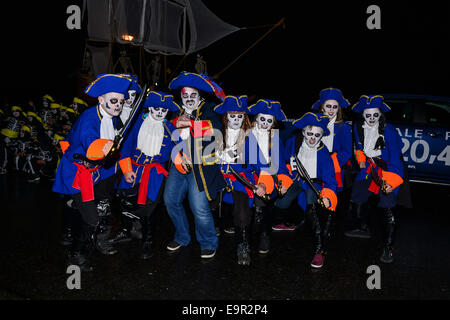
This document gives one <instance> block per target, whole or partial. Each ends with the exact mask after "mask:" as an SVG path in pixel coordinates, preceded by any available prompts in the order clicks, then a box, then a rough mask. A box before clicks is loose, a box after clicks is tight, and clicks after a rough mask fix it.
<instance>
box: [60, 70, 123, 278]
mask: <svg viewBox="0 0 450 320" xmlns="http://www.w3.org/2000/svg"><path fill="white" fill-rule="evenodd" d="M130 84H131V80H130V79H129V78H127V77H124V76H120V75H116V74H101V75H98V77H97V79H96V80H94V81H93V82H92V83H91V84H90V85H89V86H88V87H87V88H86V90H85V93H86V94H88V95H89V96H91V97H96V98H98V104H97V105H96V106H93V107H91V108H89V109H87V110H85V111H84V112H83V114H82V115H81V116H80V117H79V118H78V120H77V121H76V123H75V124H74V126H73V128H72V130H71V131H70V133H69V135H68V136H67V138H66V140H65V141H61V147H62V149H63V152H64V154H63V156H62V158H61V160H60V162H59V165H58V169H57V172H56V178H55V182H54V184H53V188H52V190H53V191H54V192H57V193H60V194H64V195H69V196H70V197H71V198H72V200H73V207H75V208H77V210H78V213H79V214H78V216H77V219H74V220H75V221H74V225H73V226H72V228H71V229H72V231H73V232H74V234H73V238H74V239H73V242H72V246H71V248H70V254H69V257H68V264H76V265H79V266H80V268H81V269H82V270H84V271H92V270H93V267H92V266H91V265H90V264H89V262H88V261H87V259H86V257H85V256H84V254H83V247H84V246H85V245H86V244H88V243H89V242H91V244H92V245H93V246H94V248H95V249H97V250H98V251H100V252H101V253H102V254H106V255H112V254H115V253H117V250H115V249H114V248H113V247H112V246H111V245H109V244H108V243H106V242H105V241H101V240H100V239H98V238H97V234H98V231H99V230H98V228H99V212H98V210H97V205H98V202H99V199H105V198H107V199H110V197H111V189H113V190H114V186H115V178H116V175H115V173H116V171H117V170H118V169H119V165H118V164H117V163H116V161H115V159H112V161H110V162H108V161H105V162H104V163H103V165H102V166H98V165H92V164H90V163H89V162H87V161H85V160H83V159H78V158H76V157H75V155H79V156H81V157H82V158H85V159H86V158H87V159H90V160H96V159H102V158H104V156H105V155H106V154H108V152H109V150H110V149H111V147H112V145H113V140H114V138H115V124H116V121H117V117H118V116H119V114H120V112H121V111H122V106H123V104H124V102H125V99H126V98H127V95H128V88H129V86H130Z"/></svg>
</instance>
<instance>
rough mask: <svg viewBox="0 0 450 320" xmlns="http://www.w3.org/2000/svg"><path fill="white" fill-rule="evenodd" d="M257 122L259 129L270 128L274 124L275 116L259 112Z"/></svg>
mask: <svg viewBox="0 0 450 320" xmlns="http://www.w3.org/2000/svg"><path fill="white" fill-rule="evenodd" d="M256 123H257V125H258V129H259V130H270V129H272V127H273V124H274V116H272V115H270V114H262V113H259V114H258V115H257V117H256Z"/></svg>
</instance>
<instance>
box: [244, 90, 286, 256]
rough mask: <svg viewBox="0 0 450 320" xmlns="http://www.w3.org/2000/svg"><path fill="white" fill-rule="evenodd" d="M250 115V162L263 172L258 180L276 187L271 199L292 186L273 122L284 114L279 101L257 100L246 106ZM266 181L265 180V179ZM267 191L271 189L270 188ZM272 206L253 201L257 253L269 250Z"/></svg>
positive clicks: (279, 195) (258, 200)
mask: <svg viewBox="0 0 450 320" xmlns="http://www.w3.org/2000/svg"><path fill="white" fill-rule="evenodd" d="M249 114H252V115H255V116H256V117H255V120H254V121H253V124H252V130H251V131H250V133H249V145H250V150H249V152H250V161H251V163H260V164H262V165H263V167H262V168H261V170H262V171H264V173H263V174H261V175H260V181H264V183H265V184H266V186H269V185H273V184H274V182H275V184H276V188H272V190H273V191H270V190H267V191H268V193H270V198H272V199H273V198H276V197H281V196H282V195H284V194H285V193H286V191H287V189H288V187H289V185H290V183H292V180H291V178H290V177H289V172H288V170H287V169H286V166H285V163H284V159H283V156H282V155H283V154H284V144H283V142H282V141H281V139H280V136H279V132H278V130H277V129H275V128H276V121H284V120H286V119H287V118H286V115H285V114H284V112H283V110H282V109H281V105H280V103H279V102H278V101H274V100H269V99H260V100H258V101H257V102H256V103H255V104H253V105H252V106H250V107H249ZM266 179H267V180H266ZM269 189H270V188H269ZM272 220H273V203H272V202H271V201H267V200H264V199H263V198H261V197H256V198H255V225H256V229H257V232H258V233H259V245H258V252H259V253H261V254H266V253H268V252H269V250H270V233H271V231H272Z"/></svg>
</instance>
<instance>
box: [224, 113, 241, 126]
mask: <svg viewBox="0 0 450 320" xmlns="http://www.w3.org/2000/svg"><path fill="white" fill-rule="evenodd" d="M244 117H245V115H244V113H243V112H239V113H229V112H228V113H227V119H228V128H230V129H233V130H237V129H240V128H241V127H242V123H244Z"/></svg>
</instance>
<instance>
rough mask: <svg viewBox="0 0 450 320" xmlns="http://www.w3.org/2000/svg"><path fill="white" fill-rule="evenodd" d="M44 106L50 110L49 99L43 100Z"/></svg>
mask: <svg viewBox="0 0 450 320" xmlns="http://www.w3.org/2000/svg"><path fill="white" fill-rule="evenodd" d="M42 106H43V107H44V108H48V107H49V104H48V100H47V99H42Z"/></svg>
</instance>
